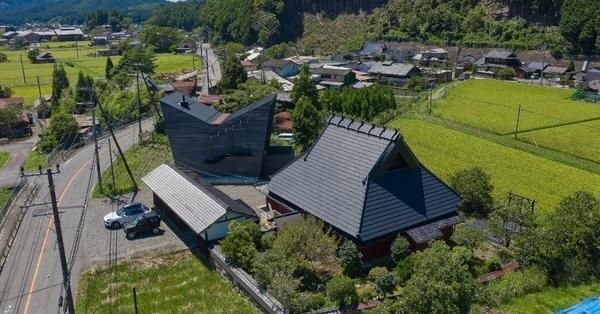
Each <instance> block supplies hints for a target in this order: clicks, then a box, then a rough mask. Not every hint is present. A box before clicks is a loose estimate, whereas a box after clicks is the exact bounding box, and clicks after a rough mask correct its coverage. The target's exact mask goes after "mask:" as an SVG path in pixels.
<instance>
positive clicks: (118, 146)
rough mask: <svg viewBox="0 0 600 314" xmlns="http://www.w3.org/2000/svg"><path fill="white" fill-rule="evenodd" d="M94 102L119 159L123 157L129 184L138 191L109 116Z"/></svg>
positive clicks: (100, 105) (99, 104)
mask: <svg viewBox="0 0 600 314" xmlns="http://www.w3.org/2000/svg"><path fill="white" fill-rule="evenodd" d="M96 103H97V104H98V108H100V112H102V116H104V119H105V120H106V121H107V123H106V124H107V125H108V131H109V132H110V135H111V137H112V139H113V141H114V142H115V146H116V147H117V151H118V152H119V156H121V159H123V165H124V166H125V170H127V174H128V175H129V179H131V184H133V190H134V191H136V192H137V191H139V188H138V185H137V183H136V182H135V177H134V176H133V173H132V172H131V168H129V164H128V163H127V159H126V158H125V154H123V150H122V149H121V146H120V145H119V142H118V141H117V137H116V135H115V132H114V131H113V128H112V126H111V125H110V122H109V120H110V118H109V116H108V115H107V114H106V111H104V108H102V104H101V103H100V102H99V101H98V100H96Z"/></svg>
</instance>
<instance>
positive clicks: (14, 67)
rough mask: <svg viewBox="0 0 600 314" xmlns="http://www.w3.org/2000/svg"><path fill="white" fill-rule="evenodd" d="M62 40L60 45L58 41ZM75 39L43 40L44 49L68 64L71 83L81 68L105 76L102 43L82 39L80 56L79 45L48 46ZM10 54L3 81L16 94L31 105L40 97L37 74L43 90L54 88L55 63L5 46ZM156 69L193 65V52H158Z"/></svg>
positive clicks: (173, 69)
mask: <svg viewBox="0 0 600 314" xmlns="http://www.w3.org/2000/svg"><path fill="white" fill-rule="evenodd" d="M59 44H60V45H59ZM71 44H72V43H44V44H42V48H41V51H42V52H45V51H49V52H51V53H52V54H53V55H54V57H55V58H56V59H57V62H62V63H63V64H64V65H65V70H66V71H67V75H68V77H69V80H70V83H71V84H75V83H76V82H77V75H78V74H79V71H80V70H81V71H83V73H84V74H87V75H90V76H92V77H95V78H98V77H104V68H105V65H106V58H105V57H95V53H96V51H97V50H98V49H99V47H88V46H84V45H82V44H81V43H79V45H80V46H79V58H77V49H76V48H50V49H48V48H45V47H46V45H51V47H57V46H69V45H71ZM2 52H3V53H5V54H6V55H7V57H8V62H5V63H0V73H2V75H0V85H2V86H10V87H11V88H12V89H13V94H14V96H19V97H24V98H25V101H26V104H28V105H31V104H33V101H34V100H35V99H37V98H38V97H39V92H38V86H37V77H38V76H39V78H40V85H41V90H42V94H49V93H50V92H51V82H52V70H53V67H54V65H53V64H32V63H31V62H29V59H27V51H26V50H19V51H8V50H3V51H2ZM20 56H22V57H23V68H24V70H25V81H24V80H23V70H22V69H21V62H20ZM111 59H112V60H113V63H114V64H117V63H118V62H119V60H120V59H121V56H114V57H111ZM198 61H199V60H198V59H196V67H199V62H198ZM156 64H157V67H156V73H157V74H162V73H174V72H179V71H180V70H182V69H191V68H192V56H191V55H190V54H170V53H164V54H157V55H156Z"/></svg>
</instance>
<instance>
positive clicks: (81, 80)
mask: <svg viewBox="0 0 600 314" xmlns="http://www.w3.org/2000/svg"><path fill="white" fill-rule="evenodd" d="M85 88H86V80H85V76H83V72H81V71H79V75H78V76H77V85H76V87H75V100H76V101H77V102H83V101H87V99H85V94H86V92H85Z"/></svg>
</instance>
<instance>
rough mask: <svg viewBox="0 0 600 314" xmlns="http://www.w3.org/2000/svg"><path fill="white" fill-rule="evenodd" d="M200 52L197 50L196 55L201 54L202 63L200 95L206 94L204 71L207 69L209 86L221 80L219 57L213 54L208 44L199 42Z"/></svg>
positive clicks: (206, 86)
mask: <svg viewBox="0 0 600 314" xmlns="http://www.w3.org/2000/svg"><path fill="white" fill-rule="evenodd" d="M200 47H201V50H202V52H200V51H198V55H200V56H201V60H202V63H203V64H204V71H202V74H201V75H202V95H207V94H208V92H207V91H208V85H207V82H208V81H207V80H206V71H208V74H209V75H208V77H209V78H210V86H216V85H217V82H219V81H220V80H221V65H220V64H219V58H218V57H217V55H216V54H215V51H214V50H213V49H212V47H211V46H210V44H208V43H203V44H200ZM205 53H206V55H207V56H208V64H207V62H206V56H205Z"/></svg>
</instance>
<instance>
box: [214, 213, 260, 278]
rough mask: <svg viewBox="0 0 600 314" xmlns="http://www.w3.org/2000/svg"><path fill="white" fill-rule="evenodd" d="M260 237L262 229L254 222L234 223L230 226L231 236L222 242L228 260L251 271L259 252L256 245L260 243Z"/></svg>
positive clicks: (228, 235) (222, 248)
mask: <svg viewBox="0 0 600 314" xmlns="http://www.w3.org/2000/svg"><path fill="white" fill-rule="evenodd" d="M260 236H261V232H260V229H259V227H258V225H256V224H255V223H254V222H252V221H244V222H242V223H238V222H237V221H233V222H231V223H230V224H229V234H227V236H226V237H225V239H224V240H223V242H221V250H222V251H223V254H224V255H225V256H226V257H227V258H229V259H231V260H232V261H234V262H236V263H238V264H239V265H240V266H241V267H242V268H244V269H246V270H251V269H252V261H253V260H254V256H255V254H256V252H257V245H256V243H257V242H259V241H260Z"/></svg>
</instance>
